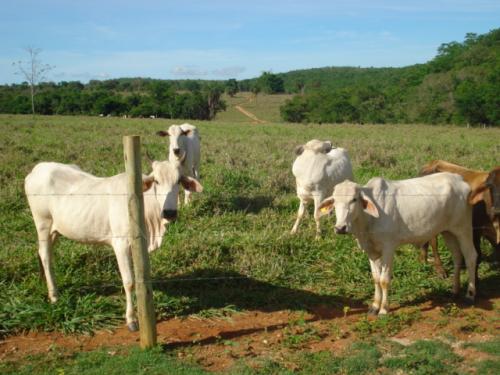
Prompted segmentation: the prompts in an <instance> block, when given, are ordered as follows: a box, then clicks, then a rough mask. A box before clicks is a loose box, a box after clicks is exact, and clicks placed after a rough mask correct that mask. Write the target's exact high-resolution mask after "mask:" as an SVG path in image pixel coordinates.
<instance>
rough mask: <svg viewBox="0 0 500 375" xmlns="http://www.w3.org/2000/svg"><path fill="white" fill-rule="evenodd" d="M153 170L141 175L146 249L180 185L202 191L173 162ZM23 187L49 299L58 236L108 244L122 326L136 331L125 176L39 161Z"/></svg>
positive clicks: (157, 241) (172, 209)
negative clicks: (122, 302) (117, 277)
mask: <svg viewBox="0 0 500 375" xmlns="http://www.w3.org/2000/svg"><path fill="white" fill-rule="evenodd" d="M152 168H153V171H152V172H151V174H149V175H147V176H143V190H144V211H145V212H144V214H145V223H146V237H147V243H148V250H149V251H153V250H155V249H157V248H158V247H159V246H160V245H161V242H162V239H163V235H164V233H165V224H166V223H168V222H170V221H173V220H175V219H176V218H177V199H178V193H179V184H182V186H184V188H186V189H188V190H191V191H201V190H202V186H201V185H200V184H199V183H198V181H196V180H195V179H193V178H191V177H186V176H183V175H182V173H181V170H180V165H179V163H178V162H177V163H176V162H173V161H155V162H153V163H152ZM24 187H25V192H26V196H27V198H28V203H29V206H30V208H31V213H32V215H33V220H34V222H35V226H36V230H37V233H38V254H39V258H40V261H41V264H42V266H43V271H44V273H45V277H46V281H47V288H48V294H49V299H50V301H51V302H56V301H57V288H56V283H55V279H54V275H53V271H52V245H53V244H54V241H55V240H56V238H57V236H58V235H59V234H61V235H63V236H65V237H67V238H70V239H72V240H76V241H79V242H83V243H95V244H107V245H110V246H112V247H113V250H114V252H115V255H116V259H117V261H118V267H119V270H120V274H121V277H122V282H123V287H124V289H125V295H126V299H127V305H126V321H127V325H128V327H129V329H130V330H136V329H137V321H136V317H135V313H134V309H133V305H132V288H133V285H134V279H133V273H132V263H131V250H130V242H129V223H128V205H127V183H126V175H125V174H124V173H122V174H118V175H116V176H112V177H95V176H93V175H91V174H89V173H86V172H84V171H82V170H81V169H80V168H79V167H77V166H76V165H66V164H60V163H50V162H43V163H39V164H37V165H36V166H35V167H34V168H33V170H32V171H31V173H30V174H28V176H27V177H26V179H25V184H24Z"/></svg>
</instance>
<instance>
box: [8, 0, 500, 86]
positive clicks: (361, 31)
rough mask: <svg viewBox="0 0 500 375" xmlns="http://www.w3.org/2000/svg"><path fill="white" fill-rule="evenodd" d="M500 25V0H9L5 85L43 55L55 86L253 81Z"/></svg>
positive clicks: (362, 60)
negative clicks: (30, 56) (32, 51)
mask: <svg viewBox="0 0 500 375" xmlns="http://www.w3.org/2000/svg"><path fill="white" fill-rule="evenodd" d="M497 27H500V0H470V1H465V0H420V1H405V0H380V1H378V0H372V1H370V0H345V1H344V0H330V1H326V0H317V1H315V0H309V1H305V0H301V1H299V0H289V1H284V0H266V1H263V0H245V1H239V0H232V1H229V0H206V1H203V0H182V1H177V0H170V1H169V0H164V1H160V0H134V1H130V0H121V1H119V0H100V1H95V0H78V1H77V0H65V1H63V0H1V1H0V83H1V84H4V83H15V82H21V81H22V78H21V77H20V76H19V75H15V74H14V73H15V68H14V67H13V66H12V63H13V62H14V61H18V60H24V59H26V57H27V54H26V51H25V50H24V48H25V47H28V46H33V47H37V48H41V49H42V52H41V54H40V58H41V60H42V61H43V62H44V63H48V64H51V65H54V66H55V68H54V69H53V70H52V71H51V73H50V74H49V76H48V78H49V79H50V80H53V81H62V80H66V81H70V80H79V81H82V82H87V81H88V80H89V79H108V78H118V77H152V78H164V79H180V78H190V79H198V78H201V79H228V78H236V79H244V78H252V77H256V76H258V75H260V74H261V72H262V71H272V72H275V73H279V72H286V71H290V70H295V69H305V68H313V67H323V66H362V67H369V66H375V67H381V66H394V67H396V66H405V65H410V64H415V63H423V62H426V61H428V60H429V59H431V58H432V57H433V56H435V54H436V50H437V47H438V46H439V45H440V44H441V43H446V42H450V41H462V40H463V38H464V36H465V34H466V33H467V32H475V33H478V34H482V33H485V32H488V31H489V30H491V29H493V28H497Z"/></svg>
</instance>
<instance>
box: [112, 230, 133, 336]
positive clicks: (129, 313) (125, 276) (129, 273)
mask: <svg viewBox="0 0 500 375" xmlns="http://www.w3.org/2000/svg"><path fill="white" fill-rule="evenodd" d="M113 249H114V251H115V255H116V260H117V261H118V269H119V270H120V275H121V277H122V283H123V289H125V298H126V300H127V302H126V312H125V317H126V321H127V327H128V329H129V330H130V331H137V329H138V326H137V319H136V316H135V312H134V305H133V304H132V291H133V288H134V274H133V269H132V258H131V255H132V254H131V253H130V247H129V245H128V241H126V240H123V239H117V240H116V241H114V242H113Z"/></svg>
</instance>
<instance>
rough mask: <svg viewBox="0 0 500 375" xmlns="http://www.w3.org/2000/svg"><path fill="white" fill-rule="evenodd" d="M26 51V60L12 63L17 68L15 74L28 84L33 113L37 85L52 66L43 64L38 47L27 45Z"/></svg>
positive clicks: (33, 111)
mask: <svg viewBox="0 0 500 375" xmlns="http://www.w3.org/2000/svg"><path fill="white" fill-rule="evenodd" d="M26 52H28V54H29V58H28V60H27V61H21V60H19V61H17V62H14V63H12V65H14V66H15V67H16V68H17V72H16V74H19V75H21V76H23V77H24V79H26V81H27V82H28V84H29V86H30V93H31V112H32V113H33V114H35V95H36V91H37V90H36V87H37V85H38V84H39V83H40V82H42V81H43V80H45V79H46V74H47V73H48V72H49V71H50V70H52V69H53V68H54V66H52V65H49V64H43V63H42V62H41V61H40V59H39V58H38V55H39V54H40V52H42V50H41V49H40V48H33V47H28V48H26Z"/></svg>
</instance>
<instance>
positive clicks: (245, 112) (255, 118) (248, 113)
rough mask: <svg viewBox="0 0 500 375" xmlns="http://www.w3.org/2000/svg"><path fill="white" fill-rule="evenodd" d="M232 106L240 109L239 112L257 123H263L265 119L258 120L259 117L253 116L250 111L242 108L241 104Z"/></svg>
mask: <svg viewBox="0 0 500 375" xmlns="http://www.w3.org/2000/svg"><path fill="white" fill-rule="evenodd" d="M234 108H236V109H237V110H238V111H240V112H241V113H243V114H244V115H245V116H247V117H248V118H250V119H252V120H253V121H254V123H257V124H264V123H265V121H264V120H260V119H259V118H257V116H255V115H254V114H253V113H252V112H249V111H247V110H246V109H245V108H243V107H242V106H239V105H235V106H234Z"/></svg>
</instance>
